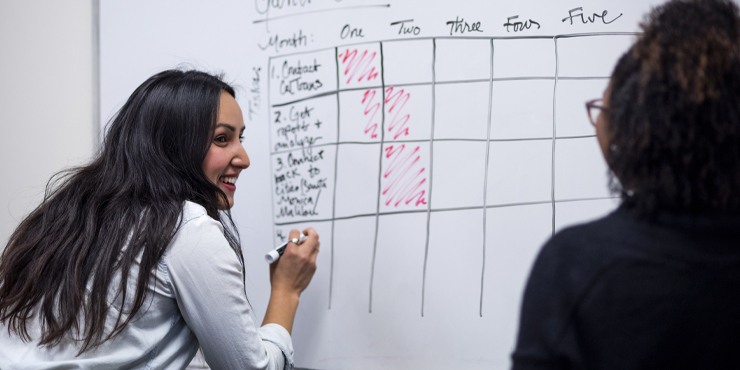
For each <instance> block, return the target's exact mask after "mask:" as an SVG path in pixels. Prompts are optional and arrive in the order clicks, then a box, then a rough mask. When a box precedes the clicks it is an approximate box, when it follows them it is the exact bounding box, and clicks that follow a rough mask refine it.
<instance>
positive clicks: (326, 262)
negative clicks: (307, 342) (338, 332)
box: [247, 221, 332, 330]
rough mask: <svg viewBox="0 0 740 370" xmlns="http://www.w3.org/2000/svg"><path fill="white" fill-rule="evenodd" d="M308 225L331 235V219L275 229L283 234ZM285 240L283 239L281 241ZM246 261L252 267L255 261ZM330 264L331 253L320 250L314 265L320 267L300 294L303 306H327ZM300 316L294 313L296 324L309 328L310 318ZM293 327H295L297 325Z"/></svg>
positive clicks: (305, 328) (318, 231)
mask: <svg viewBox="0 0 740 370" xmlns="http://www.w3.org/2000/svg"><path fill="white" fill-rule="evenodd" d="M309 227H313V228H314V230H316V233H318V234H319V235H331V229H332V227H331V221H326V222H306V223H300V224H292V225H286V226H278V227H277V228H276V229H279V230H280V232H281V233H283V234H284V235H288V234H287V233H289V232H290V229H298V230H305V229H306V228H309ZM285 241H287V240H285ZM285 241H283V243H284V242H285ZM327 249H328V248H327ZM260 262H261V261H260ZM247 263H251V264H252V266H253V267H254V264H256V263H257V262H256V261H248V262H247ZM261 263H263V262H261ZM330 265H331V253H326V252H325V251H324V252H323V253H321V252H320V253H319V254H318V255H316V266H320V267H318V268H317V269H316V273H315V274H314V275H313V278H312V279H311V284H309V285H308V287H306V290H304V291H303V293H302V294H301V305H305V306H304V307H312V306H316V307H327V305H328V303H329V280H330V278H331V270H330V269H329V268H328V267H329V266H330ZM324 267H326V268H324ZM299 311H300V310H299ZM301 316H303V317H299V314H298V313H296V319H298V320H296V324H298V323H299V322H300V323H301V324H300V325H301V326H302V330H311V323H310V319H309V318H308V317H306V316H308V315H306V314H305V313H302V314H301ZM294 327H296V328H297V327H298V325H296V326H294Z"/></svg>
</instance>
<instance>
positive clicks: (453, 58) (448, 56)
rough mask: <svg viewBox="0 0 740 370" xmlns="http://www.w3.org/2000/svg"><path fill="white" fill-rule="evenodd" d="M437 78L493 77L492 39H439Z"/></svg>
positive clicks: (437, 79)
mask: <svg viewBox="0 0 740 370" xmlns="http://www.w3.org/2000/svg"><path fill="white" fill-rule="evenodd" d="M436 44H437V46H436V54H435V62H434V71H435V80H436V81H437V82H443V81H466V80H480V79H490V78H491V41H490V40H485V39H484V40H469V39H468V40H466V39H437V40H436Z"/></svg>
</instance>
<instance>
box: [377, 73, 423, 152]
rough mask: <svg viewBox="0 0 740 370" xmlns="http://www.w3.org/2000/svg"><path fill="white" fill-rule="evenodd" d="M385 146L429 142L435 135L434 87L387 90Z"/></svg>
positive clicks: (406, 87)
mask: <svg viewBox="0 0 740 370" xmlns="http://www.w3.org/2000/svg"><path fill="white" fill-rule="evenodd" d="M384 127H385V135H384V136H383V140H384V141H385V142H389V141H396V140H429V138H430V137H431V133H432V86H431V85H423V86H386V88H385V124H384Z"/></svg>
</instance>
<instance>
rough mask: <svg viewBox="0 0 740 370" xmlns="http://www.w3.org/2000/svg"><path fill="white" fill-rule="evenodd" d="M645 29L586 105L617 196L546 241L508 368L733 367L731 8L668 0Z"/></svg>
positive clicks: (737, 22) (738, 37)
mask: <svg viewBox="0 0 740 370" xmlns="http://www.w3.org/2000/svg"><path fill="white" fill-rule="evenodd" d="M641 27H642V30H643V32H642V34H641V35H640V36H639V37H638V38H637V41H636V42H635V43H634V45H633V46H632V47H631V48H630V49H629V50H628V51H627V52H626V53H625V54H624V55H623V56H622V57H621V59H620V60H619V61H618V63H617V65H616V67H615V69H614V72H613V74H612V76H611V80H610V83H609V86H608V88H607V90H606V91H605V92H604V96H603V99H602V100H601V101H600V102H598V101H592V102H589V103H588V104H587V107H588V110H589V111H590V112H589V115H590V117H592V118H591V120H592V123H593V124H594V125H595V126H596V132H597V139H598V141H599V144H600V147H601V150H602V152H603V155H604V158H605V160H606V162H607V164H608V166H609V168H610V170H611V175H610V176H611V181H610V187H611V189H612V191H613V192H616V193H618V194H619V195H620V196H621V205H620V207H619V208H618V209H617V210H616V211H614V212H612V213H611V214H609V215H607V216H606V217H604V218H602V219H600V220H597V221H594V222H591V223H587V224H583V225H579V226H575V227H571V228H567V229H565V230H563V231H561V232H559V233H557V234H556V235H555V236H554V237H553V238H552V239H551V240H550V241H549V242H548V243H547V244H546V245H545V246H544V247H543V248H542V250H541V252H540V254H539V256H538V258H537V260H536V262H535V264H534V267H533V269H532V272H531V275H530V277H529V281H528V283H527V287H526V290H525V293H524V298H523V302H522V310H521V317H520V320H521V321H520V327H519V335H518V341H517V345H516V349H515V351H514V353H513V355H512V358H513V368H514V369H517V370H518V369H619V370H623V369H739V368H740V351H738V348H740V315H738V307H740V13H739V12H738V7H737V5H735V4H734V3H733V2H732V1H730V0H673V1H670V2H668V3H666V4H663V5H661V6H659V7H657V8H655V9H653V10H652V12H651V13H650V14H649V15H648V16H647V17H646V18H645V20H644V21H643V23H642V24H641ZM592 113H597V114H598V115H596V114H592ZM594 116H596V117H594Z"/></svg>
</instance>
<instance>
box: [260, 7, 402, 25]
mask: <svg viewBox="0 0 740 370" xmlns="http://www.w3.org/2000/svg"><path fill="white" fill-rule="evenodd" d="M390 7H391V4H382V5H357V6H345V7H342V8H332V9H320V10H311V11H308V12H301V13H294V14H286V15H280V16H277V17H272V18H265V19H258V20H256V21H252V23H253V24H257V23H264V22H269V21H274V20H278V19H284V18H290V17H300V16H303V15H308V14H315V13H325V12H333V11H338V10H353V9H361V8H390Z"/></svg>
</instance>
